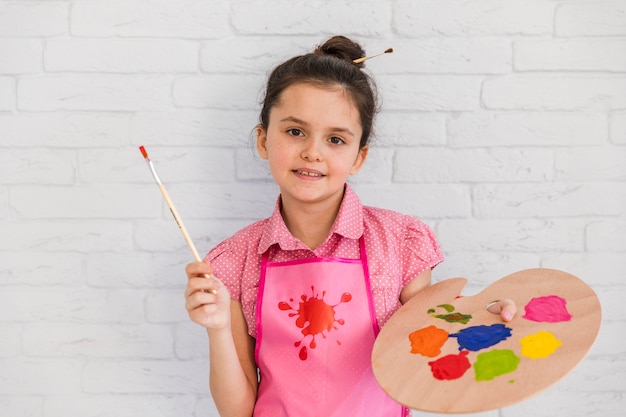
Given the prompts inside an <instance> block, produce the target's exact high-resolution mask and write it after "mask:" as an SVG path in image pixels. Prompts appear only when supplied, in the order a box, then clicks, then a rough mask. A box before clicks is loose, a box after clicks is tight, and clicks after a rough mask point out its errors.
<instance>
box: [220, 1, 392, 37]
mask: <svg viewBox="0 0 626 417" xmlns="http://www.w3.org/2000/svg"><path fill="white" fill-rule="evenodd" d="M267 6H268V4H267V2H265V1H263V0H253V1H247V2H244V3H233V5H232V24H233V28H234V30H235V31H236V32H237V33H243V34H263V35H267V34H282V35H290V36H294V35H311V34H316V35H317V34H319V33H333V34H334V33H336V32H337V29H338V28H337V21H336V19H337V16H350V19H351V20H352V21H353V22H358V24H357V25H352V26H351V28H350V29H351V30H350V32H353V33H355V34H358V35H360V36H381V35H389V34H390V33H391V30H390V29H391V28H390V27H389V21H390V20H391V9H390V7H389V5H387V4H385V2H380V1H376V0H365V1H360V2H354V1H350V2H330V3H323V4H318V3H314V2H310V1H306V0H296V1H289V0H279V1H275V2H274V3H272V6H273V7H272V18H271V23H268V20H266V19H259V16H263V15H265V14H266V13H267ZM294 16H297V18H295V19H294Z"/></svg>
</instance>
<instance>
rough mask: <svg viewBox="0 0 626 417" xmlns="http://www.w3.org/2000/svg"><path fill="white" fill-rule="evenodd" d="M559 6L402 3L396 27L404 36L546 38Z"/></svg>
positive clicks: (433, 0)
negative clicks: (543, 36)
mask: <svg viewBox="0 0 626 417" xmlns="http://www.w3.org/2000/svg"><path fill="white" fill-rule="evenodd" d="M555 7H556V5H555V4H553V3H551V2H544V1H541V0H532V1H524V0H513V1H507V2H506V3H502V2H499V1H497V0H478V1H472V2H464V3H459V2H457V1H454V0H443V1H442V0H427V1H414V0H400V1H397V2H395V3H394V4H393V12H394V13H393V26H394V28H395V29H396V31H397V32H398V33H399V34H400V35H402V36H409V37H420V36H441V35H444V36H468V35H489V36H493V35H545V34H550V33H552V19H553V15H554V10H555Z"/></svg>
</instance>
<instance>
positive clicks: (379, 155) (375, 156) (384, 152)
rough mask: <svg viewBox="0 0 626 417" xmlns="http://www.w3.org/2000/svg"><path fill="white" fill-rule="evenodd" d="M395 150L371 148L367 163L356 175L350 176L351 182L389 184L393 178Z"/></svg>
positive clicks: (349, 180)
mask: <svg viewBox="0 0 626 417" xmlns="http://www.w3.org/2000/svg"><path fill="white" fill-rule="evenodd" d="M393 155H394V151H393V150H391V149H383V148H379V149H371V150H370V152H369V154H368V156H367V160H366V161H365V165H363V167H362V168H361V170H360V171H359V172H358V173H357V174H356V175H354V176H351V177H349V178H348V182H349V183H350V184H355V183H358V184H389V183H390V182H391V181H392V178H393V171H394V164H393Z"/></svg>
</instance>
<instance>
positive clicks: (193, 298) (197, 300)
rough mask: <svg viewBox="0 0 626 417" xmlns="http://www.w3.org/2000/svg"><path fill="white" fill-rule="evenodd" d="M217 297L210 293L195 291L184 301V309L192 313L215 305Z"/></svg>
mask: <svg viewBox="0 0 626 417" xmlns="http://www.w3.org/2000/svg"><path fill="white" fill-rule="evenodd" d="M216 301H217V297H216V296H215V295H214V294H212V293H210V292H202V291H197V292H194V293H193V294H191V295H190V296H189V297H187V298H186V300H185V308H186V309H187V311H193V310H195V309H197V308H199V307H202V306H205V305H209V304H215V302H216Z"/></svg>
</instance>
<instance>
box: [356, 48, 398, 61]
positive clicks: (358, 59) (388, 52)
mask: <svg viewBox="0 0 626 417" xmlns="http://www.w3.org/2000/svg"><path fill="white" fill-rule="evenodd" d="M392 52H393V48H387V49H385V52H381V53H379V54H377V55H372V56H364V57H363V58H357V59H355V60H353V61H352V62H353V63H355V64H360V63H361V62H364V61H367V60H368V59H372V58H376V57H377V56H380V55H383V54H390V53H392Z"/></svg>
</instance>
